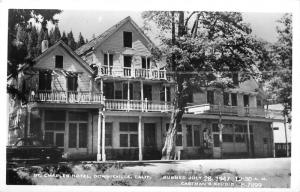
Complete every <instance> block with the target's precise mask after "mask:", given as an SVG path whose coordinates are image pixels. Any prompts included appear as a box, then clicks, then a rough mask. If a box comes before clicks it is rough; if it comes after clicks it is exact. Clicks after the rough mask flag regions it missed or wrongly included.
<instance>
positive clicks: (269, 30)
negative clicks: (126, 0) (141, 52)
mask: <svg viewBox="0 0 300 192" xmlns="http://www.w3.org/2000/svg"><path fill="white" fill-rule="evenodd" d="M242 15H243V18H244V21H245V22H246V23H249V24H250V25H251V28H252V30H253V34H254V35H256V36H257V37H259V38H262V39H264V40H266V41H269V42H275V41H276V37H277V35H276V21H277V20H278V19H279V18H280V17H282V16H283V13H262V12H260V13H259V12H258V13H254V12H251V13H250V12H247V13H242ZM127 16H131V18H132V19H133V20H134V21H135V22H136V23H137V24H138V25H139V26H140V27H142V26H143V19H142V17H141V12H133V11H115V12H114V11H97V10H64V11H63V12H62V13H61V14H60V15H58V16H57V18H58V19H59V28H60V30H61V32H63V31H66V32H69V31H70V30H72V32H73V34H74V38H75V39H76V40H77V39H78V35H79V32H81V33H82V34H83V36H84V38H87V39H88V40H91V38H92V37H93V35H95V36H97V35H100V34H101V33H102V32H104V31H105V30H106V29H108V28H109V27H111V26H112V25H114V24H116V23H117V22H119V21H120V20H122V19H124V18H125V17H127ZM150 38H151V37H150ZM152 40H153V39H152ZM154 41H155V40H154Z"/></svg>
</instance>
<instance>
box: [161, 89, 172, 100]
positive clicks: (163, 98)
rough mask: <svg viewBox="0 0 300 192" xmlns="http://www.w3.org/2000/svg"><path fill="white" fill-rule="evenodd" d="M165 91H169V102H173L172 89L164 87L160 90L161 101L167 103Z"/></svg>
mask: <svg viewBox="0 0 300 192" xmlns="http://www.w3.org/2000/svg"><path fill="white" fill-rule="evenodd" d="M165 90H167V102H170V101H171V89H170V87H166V89H165V87H162V88H161V89H160V101H165Z"/></svg>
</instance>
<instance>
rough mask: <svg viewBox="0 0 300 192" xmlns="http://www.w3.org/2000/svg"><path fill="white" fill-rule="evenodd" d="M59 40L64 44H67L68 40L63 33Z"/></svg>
mask: <svg viewBox="0 0 300 192" xmlns="http://www.w3.org/2000/svg"><path fill="white" fill-rule="evenodd" d="M61 40H62V41H63V42H64V43H65V44H68V38H67V36H66V33H65V32H63V34H62V37H61Z"/></svg>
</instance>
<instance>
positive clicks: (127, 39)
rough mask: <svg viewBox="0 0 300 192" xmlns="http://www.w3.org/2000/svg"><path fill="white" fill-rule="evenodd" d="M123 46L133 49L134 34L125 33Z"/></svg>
mask: <svg viewBox="0 0 300 192" xmlns="http://www.w3.org/2000/svg"><path fill="white" fill-rule="evenodd" d="M123 45H124V47H130V48H131V47H132V32H127V31H124V32H123Z"/></svg>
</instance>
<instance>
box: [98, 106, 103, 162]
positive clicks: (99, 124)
mask: <svg viewBox="0 0 300 192" xmlns="http://www.w3.org/2000/svg"><path fill="white" fill-rule="evenodd" d="M101 121H102V112H101V109H100V108H99V113H98V135H97V161H101V153H100V149H101Z"/></svg>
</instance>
